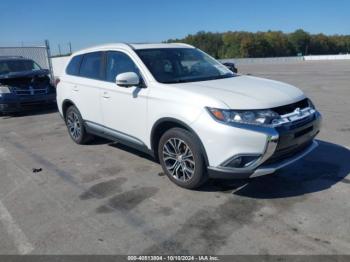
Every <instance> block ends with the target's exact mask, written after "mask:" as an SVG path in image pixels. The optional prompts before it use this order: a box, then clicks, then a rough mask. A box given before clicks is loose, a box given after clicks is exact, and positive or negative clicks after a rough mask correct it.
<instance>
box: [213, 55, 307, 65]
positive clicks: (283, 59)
mask: <svg viewBox="0 0 350 262" xmlns="http://www.w3.org/2000/svg"><path fill="white" fill-rule="evenodd" d="M220 61H221V62H223V63H224V62H231V63H235V64H237V65H246V64H278V63H293V62H300V61H304V57H303V56H292V57H266V58H265V57H264V58H232V59H220Z"/></svg>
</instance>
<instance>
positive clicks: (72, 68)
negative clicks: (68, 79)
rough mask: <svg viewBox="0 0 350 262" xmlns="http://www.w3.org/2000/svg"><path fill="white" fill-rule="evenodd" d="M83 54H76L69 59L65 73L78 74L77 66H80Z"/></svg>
mask: <svg viewBox="0 0 350 262" xmlns="http://www.w3.org/2000/svg"><path fill="white" fill-rule="evenodd" d="M82 58H83V56H82V55H78V56H75V57H73V58H72V60H70V62H69V64H68V66H67V69H66V73H67V74H68V75H75V76H76V75H79V67H80V63H81V60H82Z"/></svg>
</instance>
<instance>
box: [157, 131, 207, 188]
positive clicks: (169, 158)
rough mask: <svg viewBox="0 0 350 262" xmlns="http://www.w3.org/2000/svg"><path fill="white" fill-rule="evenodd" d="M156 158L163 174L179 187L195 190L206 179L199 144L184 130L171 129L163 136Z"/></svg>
mask: <svg viewBox="0 0 350 262" xmlns="http://www.w3.org/2000/svg"><path fill="white" fill-rule="evenodd" d="M174 144H175V147H174V146H172V145H174ZM175 148H177V150H176V149H175ZM191 153H192V154H191ZM191 155H192V157H191ZM158 157H159V161H160V164H161V165H162V168H163V171H164V173H165V174H166V175H167V176H168V177H169V179H170V180H171V181H172V182H174V183H175V184H176V185H178V186H180V187H184V188H188V189H195V188H198V187H200V186H201V185H203V184H204V183H205V182H206V181H207V179H208V175H207V170H206V166H205V161H204V158H203V154H202V150H201V147H200V142H199V141H198V139H197V137H196V136H195V135H193V134H192V133H191V132H189V131H187V130H185V129H182V128H172V129H169V130H168V131H166V132H165V133H164V134H163V136H162V137H161V139H160V141H159V146H158ZM192 162H193V163H192ZM173 166H174V168H171V167H173Z"/></svg>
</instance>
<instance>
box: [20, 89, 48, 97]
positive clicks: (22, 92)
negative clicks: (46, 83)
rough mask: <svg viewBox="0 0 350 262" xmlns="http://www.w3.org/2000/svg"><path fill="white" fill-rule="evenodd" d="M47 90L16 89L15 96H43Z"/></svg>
mask: <svg viewBox="0 0 350 262" xmlns="http://www.w3.org/2000/svg"><path fill="white" fill-rule="evenodd" d="M47 91H48V90H47V89H32V90H30V89H16V90H15V92H16V95H18V96H30V95H45V94H47Z"/></svg>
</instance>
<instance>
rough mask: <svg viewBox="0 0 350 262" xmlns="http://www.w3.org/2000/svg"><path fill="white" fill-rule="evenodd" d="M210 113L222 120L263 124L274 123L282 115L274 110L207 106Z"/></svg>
mask: <svg viewBox="0 0 350 262" xmlns="http://www.w3.org/2000/svg"><path fill="white" fill-rule="evenodd" d="M207 109H208V111H209V113H210V114H211V115H212V116H213V117H214V118H215V119H216V120H219V121H220V122H224V123H242V124H253V125H261V126H269V125H271V124H273V120H275V119H279V118H280V116H279V115H278V114H277V113H276V112H273V111H272V110H227V109H217V108H210V107H207Z"/></svg>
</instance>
